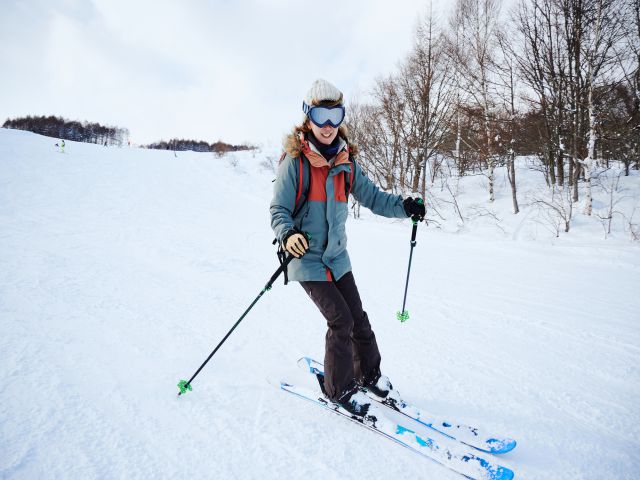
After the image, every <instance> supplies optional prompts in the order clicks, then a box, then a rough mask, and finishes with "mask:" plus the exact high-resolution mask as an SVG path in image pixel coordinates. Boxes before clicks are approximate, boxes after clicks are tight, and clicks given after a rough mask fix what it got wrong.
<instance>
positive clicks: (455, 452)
mask: <svg viewBox="0 0 640 480" xmlns="http://www.w3.org/2000/svg"><path fill="white" fill-rule="evenodd" d="M280 388H281V389H282V390H284V391H286V392H289V393H292V394H294V395H296V396H298V397H301V398H304V399H306V400H309V401H311V402H313V403H315V404H316V405H319V406H322V407H324V408H326V409H328V410H330V411H332V412H334V413H336V414H338V415H341V416H343V417H346V418H347V419H349V420H351V421H353V422H355V423H358V424H359V425H361V426H363V427H365V428H367V429H369V430H371V431H373V432H376V433H379V434H380V435H382V436H383V437H386V438H388V439H390V440H392V441H394V442H396V443H398V444H400V445H402V446H403V447H405V448H408V449H409V450H412V451H413V452H416V453H418V454H420V455H422V456H424V457H427V458H429V459H431V460H433V461H436V462H438V463H440V464H441V465H443V466H445V467H448V468H450V469H451V470H453V471H455V472H457V473H459V474H461V475H463V476H465V477H467V478H470V479H472V480H511V479H512V478H513V471H511V470H510V469H508V468H506V467H503V466H501V465H498V464H496V463H493V462H491V461H489V460H486V459H484V458H481V457H479V456H477V455H475V454H473V453H470V452H468V451H465V450H464V449H463V447H462V446H459V445H453V446H447V445H442V444H438V443H437V442H436V441H435V440H434V439H432V438H429V437H424V436H423V437H421V436H418V435H417V434H416V432H414V431H412V430H410V429H408V428H406V427H404V426H402V425H400V424H398V423H396V422H394V421H392V420H391V419H389V418H388V417H386V416H385V414H384V409H383V408H381V407H379V406H378V405H377V404H372V405H371V407H370V409H369V411H368V413H367V415H365V417H364V418H363V419H361V418H360V417H356V416H353V415H351V414H350V413H349V412H347V411H346V410H344V409H343V408H342V407H340V406H339V405H337V404H335V403H333V402H331V401H329V400H328V399H327V398H326V397H325V396H324V395H323V394H322V393H321V392H320V391H319V390H318V391H314V390H311V389H309V388H305V387H301V386H297V385H291V384H289V383H286V382H280Z"/></svg>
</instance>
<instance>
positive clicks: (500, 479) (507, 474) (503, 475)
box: [491, 467, 514, 480]
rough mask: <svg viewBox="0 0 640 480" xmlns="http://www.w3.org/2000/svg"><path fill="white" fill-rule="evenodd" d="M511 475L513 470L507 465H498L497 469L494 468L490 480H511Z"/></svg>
mask: <svg viewBox="0 0 640 480" xmlns="http://www.w3.org/2000/svg"><path fill="white" fill-rule="evenodd" d="M513 475H514V474H513V470H510V469H508V468H507V467H498V470H496V472H495V475H493V476H492V477H491V480H512V479H513Z"/></svg>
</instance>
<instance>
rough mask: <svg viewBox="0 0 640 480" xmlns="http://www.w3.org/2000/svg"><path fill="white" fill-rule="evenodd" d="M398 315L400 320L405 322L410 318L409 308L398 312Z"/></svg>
mask: <svg viewBox="0 0 640 480" xmlns="http://www.w3.org/2000/svg"><path fill="white" fill-rule="evenodd" d="M396 317H397V318H398V320H400V322H402V323H404V322H406V321H407V320H409V312H408V311H407V310H405V311H404V312H398V313H397V314H396Z"/></svg>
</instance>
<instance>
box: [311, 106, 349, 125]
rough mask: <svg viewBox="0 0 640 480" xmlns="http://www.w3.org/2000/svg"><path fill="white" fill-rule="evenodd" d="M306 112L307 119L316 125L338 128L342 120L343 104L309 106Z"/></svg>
mask: <svg viewBox="0 0 640 480" xmlns="http://www.w3.org/2000/svg"><path fill="white" fill-rule="evenodd" d="M307 114H308V115H309V119H310V120H311V121H312V122H313V123H315V124H316V126H318V127H326V126H327V125H331V126H332V127H333V128H338V127H339V126H340V125H341V124H342V122H343V121H344V106H343V105H338V106H335V107H311V108H309V110H308V112H307Z"/></svg>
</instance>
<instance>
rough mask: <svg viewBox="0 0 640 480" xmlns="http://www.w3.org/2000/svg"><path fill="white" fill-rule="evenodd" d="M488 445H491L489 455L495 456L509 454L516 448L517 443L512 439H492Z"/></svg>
mask: <svg viewBox="0 0 640 480" xmlns="http://www.w3.org/2000/svg"><path fill="white" fill-rule="evenodd" d="M487 444H488V445H489V450H487V452H488V453H493V454H494V455H502V454H505V453H509V452H510V451H511V450H513V449H514V448H516V445H517V442H516V441H515V440H512V439H511V438H503V439H497V438H490V439H489V440H487Z"/></svg>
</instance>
